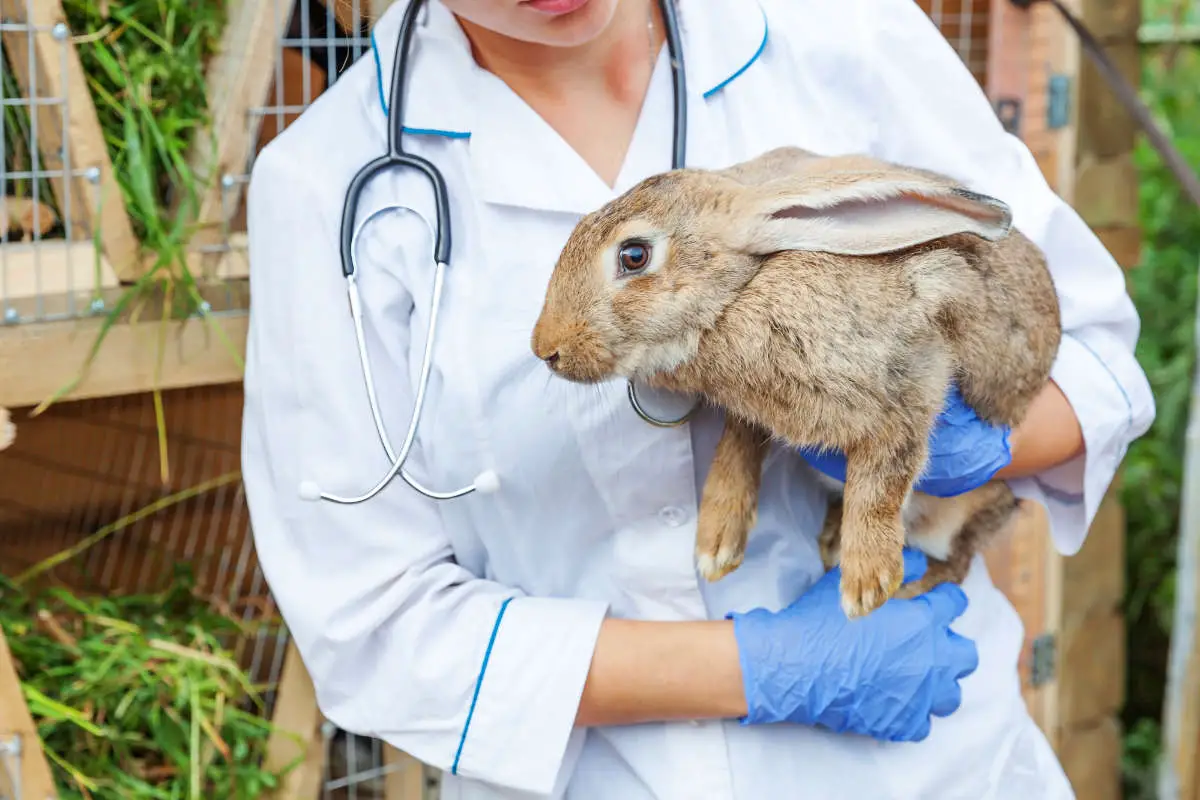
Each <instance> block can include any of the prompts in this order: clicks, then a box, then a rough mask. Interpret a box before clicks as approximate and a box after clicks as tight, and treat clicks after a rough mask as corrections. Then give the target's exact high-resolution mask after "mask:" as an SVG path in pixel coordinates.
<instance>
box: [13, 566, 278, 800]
mask: <svg viewBox="0 0 1200 800" xmlns="http://www.w3.org/2000/svg"><path fill="white" fill-rule="evenodd" d="M0 628H2V629H3V631H4V633H5V636H6V638H7V639H8V642H9V646H10V648H11V650H12V653H13V656H14V659H15V660H16V662H17V664H18V671H19V675H20V678H21V682H22V690H23V693H24V696H25V700H26V702H27V703H28V705H29V708H30V711H31V713H32V714H33V717H34V720H35V722H36V724H37V728H38V733H39V735H40V736H41V738H42V741H43V745H44V748H45V752H46V755H47V757H48V758H49V760H50V763H51V769H52V771H53V774H54V778H55V781H56V784H57V788H58V791H59V793H60V797H62V798H64V800H68V799H72V800H73V799H75V798H78V800H137V799H138V798H144V799H145V800H150V798H154V799H155V800H158V799H160V798H161V799H163V800H166V799H167V798H170V799H171V800H175V799H176V798H180V799H181V798H188V800H195V799H197V798H210V797H227V798H230V800H241V799H242V798H246V799H247V800H249V799H250V798H258V797H260V796H261V794H262V793H263V792H265V791H266V790H268V789H270V788H271V787H274V786H276V785H277V784H278V782H279V780H280V778H281V776H282V774H283V772H286V770H284V771H281V772H275V771H271V770H267V769H265V768H264V767H263V766H262V762H263V757H264V754H265V749H266V743H267V740H268V738H269V736H270V734H271V732H272V726H271V724H270V723H269V722H268V721H267V720H266V719H264V718H263V716H262V714H261V709H262V700H261V699H260V696H259V691H260V689H259V687H255V686H254V685H252V684H251V682H250V680H249V678H248V677H247V675H246V674H245V673H244V672H243V671H242V670H241V668H240V667H239V666H238V664H237V662H236V661H235V659H234V657H233V654H232V653H231V652H230V651H229V650H227V649H226V646H225V644H224V643H225V642H228V641H234V640H237V639H238V638H239V637H242V636H244V635H245V634H246V633H247V631H246V629H245V628H244V627H243V626H242V625H241V624H239V623H238V622H236V621H235V620H233V619H232V618H231V617H228V616H226V615H224V614H221V613H218V612H217V611H216V610H214V608H213V607H212V606H211V605H210V604H208V603H206V602H203V601H202V600H201V599H199V598H198V597H197V596H196V595H195V593H194V592H193V583H192V577H191V574H190V573H189V572H188V571H187V570H185V569H177V570H176V574H175V576H174V580H173V581H172V582H171V583H170V588H168V589H167V590H165V591H163V592H161V593H158V594H151V595H139V596H130V597H124V598H83V597H79V596H76V595H74V594H72V593H70V592H67V591H65V590H62V589H48V590H43V591H40V592H36V593H35V592H29V591H26V590H24V589H22V588H21V587H18V586H17V585H15V584H14V583H13V582H11V581H9V580H8V579H6V578H0ZM290 766H291V765H289V768H290Z"/></svg>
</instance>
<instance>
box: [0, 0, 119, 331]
mask: <svg viewBox="0 0 1200 800" xmlns="http://www.w3.org/2000/svg"><path fill="white" fill-rule="evenodd" d="M61 11H62V9H61V6H60V5H59V3H58V0H0V110H2V111H3V113H2V114H0V142H2V143H3V164H2V166H0V311H2V313H3V321H4V322H5V323H7V324H13V323H17V322H22V321H26V322H28V321H49V320H55V319H64V318H71V317H77V316H80V315H84V314H89V313H93V312H94V311H96V308H95V303H94V301H95V300H96V299H97V296H98V294H97V292H98V290H99V289H103V288H106V287H112V286H115V285H116V284H117V282H118V273H119V272H120V271H121V270H123V269H128V268H129V267H130V266H131V265H132V263H133V262H134V261H135V260H136V241H135V238H134V233H133V230H132V227H131V225H130V221H129V218H128V216H127V215H126V213H125V210H124V207H123V204H122V201H121V197H120V192H119V191H118V190H117V189H116V187H115V182H114V176H113V168H112V164H111V162H110V161H109V158H108V154H107V151H106V148H105V143H104V139H103V136H102V134H101V131H100V127H99V124H98V121H97V116H96V111H95V107H94V106H93V104H92V100H91V97H90V95H89V93H88V90H87V85H86V79H85V77H84V73H83V69H82V66H81V63H80V61H79V58H78V54H77V53H76V51H75V45H74V41H73V36H72V33H71V30H70V28H69V26H68V25H67V24H66V23H65V22H64V21H63V20H64V18H63V15H62V13H61Z"/></svg>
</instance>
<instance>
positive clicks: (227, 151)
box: [189, 0, 290, 272]
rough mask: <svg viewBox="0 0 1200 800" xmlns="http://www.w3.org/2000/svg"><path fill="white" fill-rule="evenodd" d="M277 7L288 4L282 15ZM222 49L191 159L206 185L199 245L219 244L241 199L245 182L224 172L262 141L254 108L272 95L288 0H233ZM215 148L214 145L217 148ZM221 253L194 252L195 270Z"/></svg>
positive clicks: (238, 168) (208, 266)
mask: <svg viewBox="0 0 1200 800" xmlns="http://www.w3.org/2000/svg"><path fill="white" fill-rule="evenodd" d="M277 8H282V9H284V13H281V14H280V17H279V18H275V17H274V12H275V10H276V9H277ZM227 15H228V21H227V22H226V25H225V34H224V36H223V37H222V40H221V45H220V49H219V50H218V52H217V54H216V55H215V56H214V57H213V59H212V62H211V64H210V66H209V69H208V76H207V81H208V105H209V113H210V115H211V117H212V123H211V127H210V128H209V129H207V130H204V131H201V132H200V134H199V135H197V137H196V141H195V143H194V145H193V148H192V152H191V155H190V158H189V163H190V165H191V167H192V170H193V172H194V173H195V175H196V178H197V181H198V183H199V184H200V185H201V186H202V187H204V190H203V192H202V193H201V195H200V207H199V208H198V209H197V216H196V221H197V223H198V225H199V226H200V227H199V228H198V230H197V231H196V234H195V236H194V237H193V239H192V242H191V245H192V247H194V248H212V247H215V246H219V245H220V244H221V243H222V242H223V241H224V239H225V236H226V228H227V227H228V223H229V220H230V218H231V217H232V216H233V214H234V213H235V211H236V210H237V207H238V205H239V203H240V202H241V197H242V193H243V189H242V187H241V186H240V185H236V186H230V187H226V186H223V185H222V178H223V177H224V176H225V175H241V174H242V172H243V170H244V169H245V165H246V163H247V161H248V160H249V158H250V156H251V148H252V147H253V146H254V143H255V142H257V141H258V127H259V123H258V122H256V121H255V120H254V119H252V116H251V114H250V113H249V112H250V109H251V108H253V107H254V106H255V105H256V104H258V103H262V102H263V100H264V99H266V97H267V91H268V90H269V89H270V86H271V78H272V76H273V74H274V68H275V63H276V59H277V57H278V55H279V42H280V39H281V38H282V36H283V33H284V30H285V28H286V26H287V23H288V19H289V17H290V14H289V13H287V11H286V8H285V4H281V3H275V2H268V0H231V1H230V3H229V6H228V12H227ZM214 148H215V150H214ZM220 260H221V258H220V256H219V255H217V254H213V255H207V254H203V253H199V254H195V255H194V256H193V257H191V258H189V263H190V264H192V265H193V266H192V269H193V271H194V272H212V271H213V268H214V267H215V266H216V264H218V263H220Z"/></svg>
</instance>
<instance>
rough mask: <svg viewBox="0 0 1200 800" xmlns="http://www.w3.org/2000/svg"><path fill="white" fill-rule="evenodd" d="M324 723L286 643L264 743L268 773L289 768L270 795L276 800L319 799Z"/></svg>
mask: <svg viewBox="0 0 1200 800" xmlns="http://www.w3.org/2000/svg"><path fill="white" fill-rule="evenodd" d="M323 722H324V719H323V718H322V716H321V712H320V710H318V708H317V697H316V693H315V692H314V690H313V685H312V680H311V679H310V678H309V677H308V670H307V669H305V667H304V661H303V660H302V659H301V658H300V651H299V650H297V649H296V645H295V644H294V643H292V642H288V647H287V653H286V654H285V656H284V660H283V671H282V673H281V675H280V678H279V688H278V690H277V691H276V694H275V714H274V716H273V717H272V719H271V723H272V724H273V725H274V726H275V728H276V730H275V731H274V732H273V733H272V734H271V738H270V740H269V741H268V742H267V757H266V764H265V765H266V767H267V768H268V769H270V770H280V771H281V770H284V769H287V768H288V767H289V766H291V767H292V768H291V771H289V772H288V773H287V774H286V775H285V776H284V778H283V780H282V781H281V782H280V784H279V787H278V788H277V789H276V790H275V792H274V794H273V797H274V798H276V800H313V798H315V797H317V796H319V794H320V790H321V774H322V771H323V769H324V767H325V739H324V737H323V736H322V734H321V726H322V723H323ZM293 764H294V765H295V766H292V765H293Z"/></svg>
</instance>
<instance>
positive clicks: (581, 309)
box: [532, 147, 1061, 617]
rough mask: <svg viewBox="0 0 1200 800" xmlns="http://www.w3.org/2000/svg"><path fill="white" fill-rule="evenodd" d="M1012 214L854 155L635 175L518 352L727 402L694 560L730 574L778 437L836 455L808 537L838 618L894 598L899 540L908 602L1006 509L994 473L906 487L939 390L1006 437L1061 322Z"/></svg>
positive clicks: (776, 156) (958, 567)
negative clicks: (913, 556)
mask: <svg viewBox="0 0 1200 800" xmlns="http://www.w3.org/2000/svg"><path fill="white" fill-rule="evenodd" d="M1011 222H1012V218H1011V214H1010V211H1009V208H1008V207H1007V206H1006V205H1005V204H1003V203H1002V202H1000V201H998V200H996V199H993V198H990V197H985V196H982V195H979V194H977V193H974V192H971V191H969V190H967V189H965V188H963V187H962V186H960V185H958V184H956V183H955V182H954V181H953V180H951V179H949V178H946V177H944V176H941V175H937V174H933V173H930V172H927V171H923V170H917V169H911V168H906V167H901V166H897V165H894V164H889V163H886V162H882V161H879V160H876V159H873V158H869V157H866V156H859V155H851V156H838V157H819V156H816V155H814V154H812V153H809V152H807V151H804V150H800V149H798V148H790V147H785V148H778V149H775V150H771V151H769V152H767V153H764V154H763V155H761V156H759V157H757V158H755V159H751V160H749V161H746V162H744V163H741V164H738V165H735V166H734V167H731V168H729V169H725V170H699V169H681V170H674V171H671V172H667V173H664V174H661V175H657V176H654V177H651V178H647V179H646V180H644V181H642V182H641V183H640V184H638V185H637V186H635V187H634V188H632V189H630V190H629V191H628V192H626V193H625V194H623V195H622V196H621V197H618V198H617V199H615V200H613V201H612V202H610V203H608V204H607V205H606V206H605V207H603V208H601V209H599V210H598V211H596V212H594V213H592V214H589V215H587V216H585V217H584V218H583V219H582V220H581V221H580V222H579V224H578V225H577V226H576V228H575V230H574V231H573V232H572V234H571V236H570V237H569V238H568V240H567V242H566V244H565V246H564V248H563V251H562V253H561V255H560V257H559V260H558V263H557V265H556V267H555V270H554V272H553V274H552V276H551V278H550V282H549V286H548V288H547V292H546V298H545V304H544V307H543V309H542V312H541V315H540V317H539V319H538V321H537V324H536V326H535V328H534V330H533V337H532V346H533V350H534V352H535V353H536V354H537V355H538V357H539V358H542V359H543V360H545V361H546V363H547V364H548V365H549V366H550V368H551V369H552V370H553V371H554V372H555V373H556V374H557V375H559V376H561V377H563V378H566V379H569V380H572V381H576V382H581V383H595V382H599V381H604V380H607V379H610V378H613V377H616V376H621V377H624V378H628V379H638V380H641V381H644V382H646V383H647V384H649V385H651V386H658V387H662V388H665V389H670V390H676V391H684V392H692V393H696V394H699V395H700V396H701V397H703V398H704V399H705V400H706V401H708V402H710V403H712V404H713V405H716V406H719V407H721V408H722V409H724V410H725V412H726V414H725V418H726V422H725V430H724V433H723V435H722V437H721V441H720V443H719V444H718V447H717V452H716V456H715V459H714V463H713V465H712V468H711V470H710V472H709V477H708V479H707V481H706V483H705V486H704V491H703V497H702V500H701V505H700V519H699V522H698V530H697V538H696V552H697V563H698V568H699V570H700V572H701V574H703V575H704V576H705V577H706V578H708V579H709V580H716V579H718V578H720V577H722V576H723V575H725V574H728V572H730V571H731V570H733V569H735V568H736V567H737V566H738V565H739V564H740V563H741V560H742V556H743V553H744V550H745V545H746V538H747V535H748V533H749V531H750V529H751V528H752V527H753V525H754V523H755V519H756V516H755V514H756V507H757V499H758V489H759V481H760V477H761V469H762V461H763V458H764V456H765V454H766V450H767V447H768V445H769V443H770V441H771V440H772V439H777V440H780V441H782V442H784V443H786V444H787V445H789V446H793V447H799V446H828V447H836V448H839V449H841V450H842V451H843V452H844V453H845V454H846V462H847V474H846V484H845V489H844V496H843V498H842V499H841V500H840V501H839V502H838V503H836V504H835V505H834V506H833V507H832V508H831V509H830V514H829V517H828V520H827V524H826V526H825V530H824V532H823V534H822V551H823V555H824V556H825V559H826V562H827V566H828V565H832V563H833V562H835V561H837V560H839V559H840V563H841V566H842V585H841V593H842V606H843V609H844V610H845V612H846V614H847V615H848V616H851V617H855V616H861V615H863V614H866V613H869V612H870V611H872V610H874V609H875V608H877V607H878V606H880V605H882V604H883V603H884V602H885V601H886V600H887V599H888V598H889V597H891V596H893V595H895V593H896V592H897V590H898V589H899V587H900V584H901V581H902V576H903V559H902V554H901V550H902V548H903V546H904V543H905V539H906V524H907V534H908V539H909V541H911V542H912V543H913V544H914V545H915V546H917V547H919V548H921V549H922V550H924V551H925V552H927V553H928V555H929V556H930V557H931V562H930V569H929V572H928V574H927V576H926V577H925V578H924V579H923V580H922V581H921V582H920V583H919V584H918V585H916V586H914V587H908V588H906V593H908V592H910V591H921V590H923V589H925V588H927V587H929V586H931V585H933V584H935V583H938V582H942V581H946V580H953V581H961V580H962V578H963V577H964V576H965V572H966V567H967V565H968V564H969V562H970V558H971V556H972V555H973V554H974V553H975V552H976V551H977V550H978V549H979V548H980V547H982V546H983V545H984V544H985V543H986V541H987V539H988V538H989V537H990V536H991V535H993V534H994V533H996V532H997V531H999V530H1001V529H1003V528H1004V527H1005V525H1006V523H1007V521H1008V520H1009V519H1010V518H1011V516H1012V515H1013V513H1014V512H1015V511H1016V509H1017V503H1016V501H1015V499H1014V497H1013V495H1012V493H1011V492H1010V491H1009V490H1008V487H1007V486H1006V485H1005V484H1004V483H1002V482H993V483H989V484H986V485H985V486H983V487H981V488H979V489H976V490H975V491H973V492H970V493H968V494H965V495H961V496H959V497H955V498H949V499H939V498H934V497H929V496H926V495H921V494H915V493H914V492H913V484H914V482H915V481H916V479H917V478H918V477H919V476H920V474H921V472H922V470H923V468H924V465H925V463H926V458H927V443H928V439H929V435H930V432H931V429H932V427H933V424H934V421H935V419H936V417H937V415H938V413H939V411H940V410H941V407H942V403H943V400H944V397H945V392H946V389H947V387H948V385H949V383H950V381H952V380H953V381H957V383H958V387H959V389H960V391H961V392H962V396H963V399H964V400H965V401H966V402H967V403H968V404H970V405H971V406H972V407H973V408H974V409H975V411H976V412H977V413H978V414H979V416H980V417H982V418H983V419H985V420H987V421H989V422H992V423H997V424H1006V425H1010V426H1016V425H1017V424H1018V423H1020V421H1021V420H1022V418H1023V417H1024V415H1025V413H1026V410H1027V408H1028V406H1029V404H1030V402H1031V400H1032V399H1033V398H1034V396H1035V395H1036V394H1037V393H1038V392H1039V391H1040V390H1041V389H1042V387H1043V386H1044V385H1045V383H1046V381H1047V379H1048V376H1049V371H1050V367H1051V364H1052V362H1053V359H1054V357H1055V355H1056V353H1057V350H1058V344H1059V337H1060V335H1061V330H1060V329H1061V323H1060V320H1059V309H1058V302H1057V296H1056V294H1055V290H1054V284H1053V281H1052V280H1051V276H1050V274H1049V271H1048V270H1047V268H1046V264H1045V260H1044V257H1043V255H1042V254H1041V252H1040V251H1039V249H1038V248H1037V247H1036V246H1035V245H1034V244H1033V243H1032V242H1031V241H1029V239H1027V238H1026V237H1025V236H1023V235H1022V234H1021V233H1020V232H1018V231H1016V230H1015V229H1012V227H1011Z"/></svg>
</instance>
